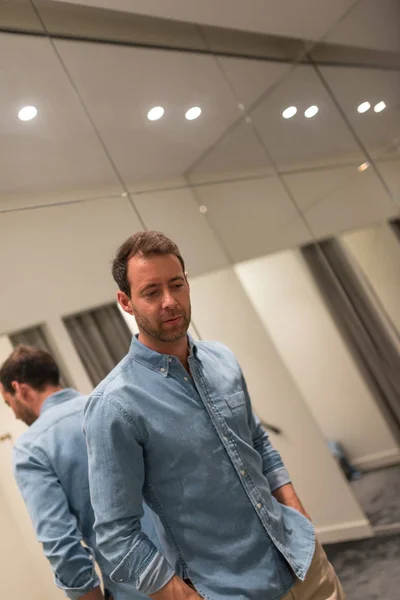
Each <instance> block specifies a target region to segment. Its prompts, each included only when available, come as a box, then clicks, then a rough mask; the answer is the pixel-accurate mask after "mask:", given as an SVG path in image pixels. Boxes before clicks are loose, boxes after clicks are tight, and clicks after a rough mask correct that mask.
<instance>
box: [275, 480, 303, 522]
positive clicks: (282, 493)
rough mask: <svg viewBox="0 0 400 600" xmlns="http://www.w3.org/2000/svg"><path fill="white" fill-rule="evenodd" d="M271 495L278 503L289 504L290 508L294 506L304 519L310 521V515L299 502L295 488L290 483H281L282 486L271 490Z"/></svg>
mask: <svg viewBox="0 0 400 600" xmlns="http://www.w3.org/2000/svg"><path fill="white" fill-rule="evenodd" d="M272 495H273V496H275V498H276V499H277V500H278V502H279V503H280V504H284V505H285V506H290V507H291V508H294V509H295V510H297V511H298V512H299V513H301V514H302V515H303V516H304V517H306V519H308V520H309V521H311V517H310V515H309V514H308V512H307V511H306V509H305V508H304V506H303V505H302V503H301V502H300V498H299V497H298V495H297V494H296V492H295V489H294V487H293V485H292V484H291V483H288V484H287V485H283V486H282V487H280V488H278V489H277V490H275V491H274V492H272Z"/></svg>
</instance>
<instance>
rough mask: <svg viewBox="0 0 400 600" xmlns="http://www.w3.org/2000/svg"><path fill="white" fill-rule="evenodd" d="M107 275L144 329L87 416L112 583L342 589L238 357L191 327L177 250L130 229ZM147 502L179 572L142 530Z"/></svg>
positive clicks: (280, 594)
mask: <svg viewBox="0 0 400 600" xmlns="http://www.w3.org/2000/svg"><path fill="white" fill-rule="evenodd" d="M113 276H114V279H115V280H116V282H117V285H118V287H119V292H118V301H119V303H120V305H121V307H122V308H123V309H124V311H126V312H127V313H129V314H131V315H133V316H134V317H135V319H136V322H137V326H138V329H139V335H138V337H134V338H133V340H132V344H131V348H130V351H129V353H128V355H127V356H126V357H125V358H124V359H123V360H122V361H121V363H120V364H119V365H118V366H117V367H116V368H115V369H114V370H113V371H112V372H111V373H110V375H109V376H108V377H107V378H106V379H105V380H104V381H103V382H102V383H101V384H100V385H99V386H98V387H97V388H96V389H95V391H94V392H93V393H92V395H91V397H90V399H89V401H88V404H87V406H86V409H85V418H84V429H85V432H86V435H87V442H88V449H89V473H90V485H91V495H92V502H93V508H94V511H95V515H96V533H97V541H98V544H99V547H100V551H101V552H102V553H103V554H104V556H105V557H106V558H107V560H109V561H110V563H111V564H112V566H113V568H114V569H115V570H114V571H113V574H112V579H114V580H115V581H120V582H129V581H135V582H136V585H137V587H138V589H139V590H140V591H142V592H144V593H145V594H148V595H149V596H151V597H152V598H153V599H154V600H184V599H190V600H192V599H193V600H195V599H196V598H198V597H199V596H203V597H204V598H209V599H210V600H277V599H279V598H281V599H283V598H285V599H289V598H296V599H297V600H305V599H307V600H328V599H329V600H341V599H343V598H344V595H343V591H342V588H341V586H340V583H339V581H338V579H337V577H336V575H335V573H334V571H333V568H332V566H331V565H330V564H329V562H328V559H327V557H326V555H325V553H324V551H323V550H322V547H321V546H320V545H319V544H318V543H316V542H315V533H314V528H313V526H312V524H311V522H310V520H309V517H308V515H307V513H306V512H305V510H304V508H303V506H302V504H301V502H300V500H299V498H298V497H297V495H296V492H295V490H294V487H293V485H292V483H291V480H290V477H289V474H288V472H287V470H286V469H285V467H284V465H283V462H282V459H281V457H280V455H279V453H278V452H277V451H276V450H275V449H274V448H273V447H272V445H271V443H270V441H269V439H268V436H267V434H266V433H265V431H264V430H263V429H262V427H261V426H260V422H259V421H258V419H257V418H256V417H255V416H254V414H253V412H252V408H251V402H250V397H249V394H248V390H247V386H246V382H245V379H244V377H243V374H242V371H241V369H240V366H239V364H238V362H237V360H236V358H235V356H234V355H233V354H232V352H231V351H230V350H228V349H227V348H226V347H225V346H223V345H222V344H219V343H208V342H207V343H206V342H196V341H194V340H193V339H192V337H191V336H190V335H188V334H187V331H188V327H189V324H190V317H191V304H190V289H189V283H188V280H187V276H186V272H185V264H184V261H183V258H182V256H181V254H180V252H179V249H178V248H177V246H176V245H175V244H174V243H173V242H172V241H171V240H169V239H168V238H166V237H165V236H164V235H162V234H160V233H156V232H144V233H138V234H136V235H134V236H132V237H131V238H129V239H128V240H127V241H126V242H125V243H124V244H123V245H122V246H121V248H120V249H119V250H118V252H117V256H116V258H115V260H114V263H113ZM210 302H211V300H210ZM239 318H240V315H239ZM143 498H144V500H145V501H146V503H148V505H149V506H150V507H151V508H152V509H153V510H154V511H155V512H156V513H157V514H158V516H159V517H160V519H161V520H162V521H163V524H164V527H165V529H166V531H167V537H168V544H167V550H168V549H170V550H171V551H175V552H177V553H178V555H179V559H180V560H179V568H178V570H177V569H176V568H173V566H172V565H171V563H170V561H169V560H168V555H167V554H166V553H165V552H164V553H161V552H159V551H158V550H157V549H156V548H155V547H154V545H153V544H152V543H151V541H150V540H149V539H148V537H147V536H146V535H145V533H144V532H143V531H142V529H141V526H140V517H141V511H142V508H141V507H142V501H143Z"/></svg>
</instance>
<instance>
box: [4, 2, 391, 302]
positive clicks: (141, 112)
mask: <svg viewBox="0 0 400 600" xmlns="http://www.w3.org/2000/svg"><path fill="white" fill-rule="evenodd" d="M365 2H366V3H367V4H368V2H369V0H365ZM22 4H23V3H21V6H22ZM25 4H26V3H25ZM25 4H24V6H25ZM359 5H361V3H359V4H358V5H357V8H358V6H359ZM152 6H155V3H152ZM160 6H161V4H160ZM162 6H165V5H164V4H162ZM286 6H288V4H286ZM335 6H336V5H335ZM114 8H115V7H114ZM354 10H356V9H354ZM351 14H353V13H351ZM31 16H32V15H31ZM346 22H347V21H346V19H343V20H342V21H341V22H340V27H342V28H343V27H345V25H346ZM0 26H1V11H0ZM325 26H327V24H326V23H325V25H324V27H325ZM337 27H339V25H338V26H337ZM332 32H333V30H331V34H332ZM292 33H293V32H292ZM315 35H316V34H315ZM322 35H324V34H322ZM0 75H1V78H2V85H1V86H0V106H1V111H0V134H1V139H2V144H1V145H0V225H1V227H2V229H1V231H2V233H1V235H2V239H1V240H0V241H1V243H2V247H3V248H4V244H5V243H6V242H7V244H8V246H7V248H8V247H9V248H12V247H13V245H15V243H16V240H20V243H21V249H22V250H21V253H22V254H25V246H24V245H23V240H24V239H27V240H28V239H29V243H30V244H32V245H33V244H34V240H35V239H36V238H37V237H38V236H42V237H43V236H44V235H45V236H49V233H48V232H47V229H48V226H47V224H48V223H52V228H54V231H53V234H52V235H53V237H52V238H51V239H50V238H49V243H50V244H52V243H54V244H56V243H57V240H58V239H61V231H60V229H61V225H68V228H69V230H68V231H67V232H66V233H64V234H63V236H64V237H63V238H62V239H63V240H64V246H63V247H65V248H66V247H68V244H69V240H70V237H71V230H72V229H74V230H75V235H74V238H75V239H74V243H75V244H76V247H77V250H76V257H75V258H76V264H75V263H74V268H78V265H79V264H80V260H81V259H80V258H79V252H80V251H82V252H83V251H84V249H85V247H86V245H87V244H91V243H93V244H94V246H96V244H97V243H98V239H99V235H100V236H101V237H102V236H103V235H106V233H105V232H106V231H107V226H108V224H109V222H111V221H113V222H114V225H115V232H114V234H115V238H120V233H119V232H120V229H121V224H123V230H124V231H125V229H126V231H130V230H131V229H132V227H141V226H142V225H143V223H140V219H138V214H139V215H140V218H141V219H142V221H143V222H144V224H145V225H146V226H149V227H151V228H156V229H162V230H164V231H165V232H166V233H167V234H168V235H170V236H171V237H172V238H173V239H176V240H177V242H178V243H179V244H180V246H181V247H182V249H183V250H184V252H185V255H187V256H188V263H189V264H190V270H191V272H192V273H193V274H201V273H205V272H208V271H210V270H213V269H217V268H220V267H221V266H224V265H225V264H227V260H228V261H229V260H233V261H235V262H238V261H242V260H247V259H251V258H253V257H256V256H260V255H263V254H266V253H270V252H274V251H277V250H280V249H283V248H287V247H291V246H296V245H299V244H302V243H306V242H307V241H309V240H310V239H311V238H312V236H316V237H324V236H326V235H332V234H337V233H340V232H342V231H345V230H348V229H352V228H355V227H360V226H365V225H368V224H371V223H374V222H377V221H382V220H384V219H387V218H389V217H391V216H393V215H394V214H397V212H398V206H397V205H396V204H395V202H394V200H395V201H396V200H399V201H400V118H399V110H400V73H399V72H398V71H395V70H379V69H372V68H361V67H358V68H356V67H350V66H346V67H344V66H332V65H331V66H329V67H328V66H319V67H318V69H315V68H314V67H312V66H309V65H308V66H307V65H304V64H290V63H287V62H273V61H264V60H262V61H261V60H249V59H245V58H232V57H229V58H228V57H222V56H219V57H215V56H212V55H204V54H196V53H187V52H180V51H171V50H169V51H167V50H157V49H154V48H153V49H151V48H140V47H133V46H121V45H114V44H111V45H109V44H103V43H92V42H87V41H86V42H85V41H76V40H60V39H54V40H52V41H49V40H48V39H46V38H45V37H37V36H32V35H21V34H6V33H0ZM365 100H369V101H370V102H371V104H372V105H374V104H375V103H376V102H379V101H381V100H384V101H385V102H386V104H387V108H386V109H385V110H384V111H383V112H381V113H379V114H376V113H375V112H374V111H373V110H372V109H371V110H370V111H369V112H367V113H365V114H363V115H360V114H359V113H358V112H357V110H356V109H357V106H358V105H359V104H360V103H361V102H363V101H365ZM160 104H161V105H162V106H164V108H165V115H164V117H163V118H162V119H161V120H159V121H155V122H150V121H149V120H148V119H147V112H148V110H149V109H150V108H151V107H153V106H156V105H160ZM313 104H316V105H318V107H319V112H318V114H317V115H316V117H315V118H313V119H309V120H308V119H306V118H305V117H304V114H303V113H304V110H305V109H306V108H307V107H308V106H310V105H313ZM26 105H34V106H36V107H37V108H38V116H37V118H36V119H34V120H33V121H29V122H21V121H19V120H18V118H17V113H18V110H19V109H20V108H21V107H23V106H26ZM290 105H296V106H297V108H298V113H297V115H296V116H295V117H294V118H293V119H290V120H285V119H283V118H282V111H283V109H284V108H286V107H287V106H290ZM191 106H200V107H201V108H202V115H201V116H200V118H199V119H198V120H195V121H191V122H188V121H186V120H185V118H184V114H185V111H186V110H187V109H188V108H190V107H191ZM367 161H369V163H370V166H369V168H368V169H367V170H366V171H365V172H363V173H360V172H358V170H357V169H358V167H359V166H360V165H361V164H363V163H365V162H367ZM128 193H129V194H128ZM131 202H132V203H133V205H134V207H135V209H136V210H137V211H138V214H137V213H136V214H134V213H133V211H132V204H130V203H131ZM53 205H55V207H54V208H49V207H52V206H53ZM199 205H201V206H204V207H206V210H207V213H206V214H205V215H204V214H203V213H200V211H199ZM33 207H35V208H38V207H44V208H43V210H39V211H31V210H26V209H29V208H33ZM18 211H21V212H18ZM33 213H35V217H33ZM113 215H114V217H113ZM130 215H131V217H130ZM102 219H103V221H102V222H101V225H100V221H101V220H102ZM81 220H82V222H81ZM55 221H56V222H57V225H56V224H55ZM75 221H79V227H78V226H77V227H76V228H74V227H73V223H74V222H75ZM95 223H98V224H96V225H95ZM8 224H11V225H12V228H11V225H8ZM30 225H31V226H32V227H33V228H34V229H32V231H30V230H29V236H28V237H27V235H26V230H27V228H28V229H29V227H30ZM15 228H17V229H18V228H19V229H18V231H16V230H15ZM90 228H92V229H96V231H91V236H92V237H88V236H89V229H90ZM84 232H86V233H84ZM99 232H100V233H99ZM18 236H19V237H18ZM80 236H81V237H80ZM78 238H79V239H78ZM88 240H92V242H90V241H88ZM112 244H114V238H113V241H112ZM112 244H111V241H110V247H108V246H107V252H108V251H109V250H110V248H111V246H112ZM78 248H80V250H79V252H78ZM205 248H207V251H205ZM42 250H43V249H41V248H39V249H38V250H37V254H34V253H33V250H32V257H31V261H34V260H36V261H37V262H40V261H39V257H40V256H42V254H41V253H42ZM91 251H92V252H93V253H94V254H96V252H95V247H94V248H92V249H91ZM47 252H48V248H47V246H46V253H47ZM6 254H7V255H8V251H7V253H6ZM74 256H75V255H74ZM74 260H75V259H74ZM29 264H30V263H29ZM57 265H58V259H56V257H55V258H54V269H55V272H56V270H57ZM13 268H14V267H13ZM72 270H73V269H72ZM32 273H33V271H32ZM32 277H33V275H32ZM93 286H94V282H93V280H92V279H90V280H89V279H88V282H87V294H88V298H89V295H90V291H91V290H92V288H93ZM93 289H94V288H93ZM106 292H107V293H108V288H107V290H105V291H104V293H106ZM75 300H76V303H78V300H79V298H78V296H77V298H76V299H75ZM75 300H74V302H75ZM10 301H11V300H10ZM88 302H89V300H88Z"/></svg>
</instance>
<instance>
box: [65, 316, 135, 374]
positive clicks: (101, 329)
mask: <svg viewBox="0 0 400 600" xmlns="http://www.w3.org/2000/svg"><path fill="white" fill-rule="evenodd" d="M64 323H65V326H66V328H67V329H68V332H69V334H70V336H71V338H72V342H73V344H74V346H75V348H76V350H77V352H78V354H79V356H80V358H81V360H82V362H83V364H84V366H85V368H86V371H87V373H88V375H89V377H90V380H91V381H92V383H93V385H97V384H98V383H100V381H101V380H102V379H104V377H106V376H107V375H108V373H109V372H110V371H111V370H112V369H113V368H114V367H115V365H116V364H117V363H118V362H119V361H120V360H121V359H122V358H123V357H124V356H125V355H126V353H127V352H128V350H129V346H130V343H131V339H132V334H131V332H130V331H129V328H128V326H127V325H126V323H125V321H124V319H123V317H122V315H121V314H120V312H119V310H118V308H117V306H116V305H115V304H109V305H106V306H102V307H100V308H95V309H92V310H88V311H85V312H82V313H79V314H76V315H72V316H70V317H67V318H65V319H64Z"/></svg>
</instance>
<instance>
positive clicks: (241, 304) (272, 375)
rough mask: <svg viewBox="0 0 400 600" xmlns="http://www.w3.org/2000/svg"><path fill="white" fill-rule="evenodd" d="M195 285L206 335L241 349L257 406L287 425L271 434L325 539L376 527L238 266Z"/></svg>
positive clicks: (198, 315) (198, 319)
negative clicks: (370, 522)
mask: <svg viewBox="0 0 400 600" xmlns="http://www.w3.org/2000/svg"><path fill="white" fill-rule="evenodd" d="M191 289H192V300H193V314H194V316H195V319H196V323H197V327H198V330H199V332H200V335H201V337H202V339H217V340H219V341H222V342H223V343H225V344H227V345H228V346H229V347H230V348H231V349H232V350H233V351H234V352H235V353H236V355H237V357H238V359H239V361H240V363H241V365H242V368H243V371H244V374H245V376H246V379H247V382H248V385H249V390H250V394H251V396H252V400H253V406H254V409H255V411H256V412H257V414H258V415H259V416H260V417H261V418H262V419H265V421H267V422H271V423H273V424H276V425H277V426H278V427H280V428H282V430H283V435H282V436H274V435H271V439H272V441H273V443H274V444H275V445H276V446H277V448H278V449H279V450H280V452H281V453H282V456H283V458H284V460H285V462H286V464H287V466H288V468H289V471H290V473H291V475H292V478H293V481H294V484H295V486H296V488H297V490H298V493H299V495H300V496H301V498H302V500H303V502H304V504H305V506H306V507H307V509H308V510H309V511H310V513H311V515H312V518H313V520H314V522H315V524H316V527H317V530H318V532H319V534H320V537H321V539H322V540H323V541H326V542H330V541H338V540H344V539H350V538H353V537H357V536H360V537H362V536H363V535H368V534H369V532H370V529H369V525H368V522H367V520H366V518H365V515H364V514H363V511H362V510H361V508H360V506H359V505H358V503H357V501H356V500H355V498H354V497H353V494H352V491H351V489H350V487H349V485H348V484H347V482H346V481H345V479H344V477H343V475H342V473H341V472H340V471H339V469H338V467H337V465H336V463H335V462H334V460H333V459H332V457H331V455H330V453H329V451H328V449H327V446H326V443H325V441H324V440H323V438H322V435H321V432H320V430H319V429H318V426H317V424H316V422H315V421H314V419H313V418H312V417H311V415H310V413H309V411H308V410H307V407H306V405H305V404H304V400H303V398H302V396H301V394H300V392H299V390H298V388H297V387H296V384H295V382H294V380H293V378H292V377H291V376H290V374H289V372H288V370H287V368H286V366H285V365H284V363H283V361H282V359H281V358H280V356H279V354H278V352H277V350H276V348H275V347H274V344H273V341H272V340H271V338H270V337H269V336H268V335H267V333H266V331H265V329H264V327H263V325H262V322H261V320H260V319H259V317H258V316H257V314H256V311H255V309H254V307H253V306H252V304H251V302H250V300H249V298H248V297H247V295H246V293H245V291H244V289H243V287H242V285H241V284H240V281H239V279H238V277H237V276H236V274H235V272H234V270H233V269H232V268H227V269H224V270H221V271H218V272H215V273H213V274H208V275H202V276H199V277H196V278H195V279H194V280H192V281H191ZM211 290H212V294H211V295H212V299H211V302H210V293H211Z"/></svg>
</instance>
